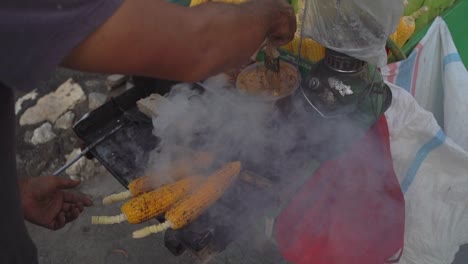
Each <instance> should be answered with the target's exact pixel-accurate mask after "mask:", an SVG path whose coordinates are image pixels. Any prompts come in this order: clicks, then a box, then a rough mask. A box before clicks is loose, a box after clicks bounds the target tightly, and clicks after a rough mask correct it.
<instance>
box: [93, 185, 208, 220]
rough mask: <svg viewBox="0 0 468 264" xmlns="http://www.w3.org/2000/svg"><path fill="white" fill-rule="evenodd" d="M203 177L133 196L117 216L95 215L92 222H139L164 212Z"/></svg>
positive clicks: (191, 189)
mask: <svg viewBox="0 0 468 264" xmlns="http://www.w3.org/2000/svg"><path fill="white" fill-rule="evenodd" d="M202 181H203V177H201V176H192V177H187V178H185V179H182V180H179V181H177V182H175V183H172V184H168V185H166V186H163V187H161V188H158V189H156V190H153V191H151V192H147V193H144V194H142V195H140V196H137V197H135V198H132V199H131V200H129V201H127V202H126V203H125V204H124V205H122V207H121V211H122V214H120V215H116V216H93V217H92V218H91V223H92V224H117V223H121V222H124V221H128V222H129V223H131V224H138V223H141V222H144V221H146V220H148V219H151V218H153V217H155V216H157V215H160V214H162V213H164V212H165V211H166V210H167V209H169V207H170V206H171V205H173V204H174V203H176V202H177V201H178V200H180V199H182V198H183V197H185V196H186V195H188V194H189V193H190V192H191V191H193V190H194V189H195V188H196V187H197V186H198V185H199V184H200V183H201V182H202Z"/></svg>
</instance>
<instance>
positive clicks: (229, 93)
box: [148, 75, 381, 243]
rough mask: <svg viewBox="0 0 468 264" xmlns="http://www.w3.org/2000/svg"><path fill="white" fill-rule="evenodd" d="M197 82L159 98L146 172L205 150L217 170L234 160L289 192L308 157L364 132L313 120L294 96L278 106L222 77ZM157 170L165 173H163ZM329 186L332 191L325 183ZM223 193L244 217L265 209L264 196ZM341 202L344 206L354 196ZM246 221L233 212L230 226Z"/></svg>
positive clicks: (329, 153) (326, 154) (308, 169)
mask: <svg viewBox="0 0 468 264" xmlns="http://www.w3.org/2000/svg"><path fill="white" fill-rule="evenodd" d="M203 87H204V91H203V92H200V91H199V90H197V89H194V88H195V86H194V85H191V84H179V85H176V86H174V87H173V89H171V91H170V93H169V94H168V95H167V96H166V97H167V99H168V100H169V102H170V103H167V104H164V105H162V107H160V108H159V109H158V117H157V118H154V119H153V126H154V131H153V133H154V135H155V136H157V137H158V138H160V139H161V142H160V144H159V146H158V149H157V151H154V152H153V153H152V155H151V158H150V162H149V164H148V166H149V170H154V171H167V170H169V169H170V167H171V164H172V162H173V161H174V160H175V159H179V158H180V156H181V155H183V154H184V152H185V151H186V150H187V149H192V150H197V151H207V152H209V153H213V154H214V156H215V157H216V162H217V163H216V164H217V165H218V168H219V165H220V164H223V163H227V162H230V161H235V160H240V161H241V162H242V165H243V169H247V170H249V171H253V172H254V173H256V174H258V175H260V176H263V177H266V178H269V179H270V180H272V181H273V182H275V185H274V187H273V190H272V191H271V192H272V193H275V194H280V193H281V195H289V196H293V195H294V192H295V191H297V189H298V188H300V187H301V185H303V183H304V182H305V179H307V178H308V177H310V176H312V175H313V173H314V169H315V168H316V167H317V166H316V164H317V163H316V162H315V165H314V161H316V160H325V159H329V158H331V157H333V156H334V155H336V154H337V153H340V152H342V151H344V150H346V148H347V147H349V146H350V145H351V144H352V143H353V142H355V141H357V140H359V139H360V138H361V137H362V135H363V134H364V132H365V131H366V130H367V128H364V129H363V127H362V125H359V124H357V123H355V122H353V121H352V120H351V119H349V118H347V117H346V118H340V119H330V120H324V119H322V118H320V117H317V115H316V113H315V112H313V111H312V110H311V109H310V106H308V105H305V104H304V103H303V101H302V100H300V99H299V98H296V97H291V98H288V99H285V100H289V101H285V103H284V105H285V106H286V107H278V103H275V102H271V101H265V100H262V99H261V98H256V97H252V96H249V95H246V94H243V93H242V92H240V91H239V90H237V89H235V88H234V87H233V86H232V85H230V84H229V82H228V80H227V77H226V76H224V75H219V76H215V77H213V78H210V79H208V80H206V81H205V82H204V83H203ZM285 109H286V110H285ZM368 159H369V161H370V162H373V163H375V164H378V163H379V162H380V160H375V158H374V157H373V155H370V156H369V157H368ZM157 175H159V176H160V177H168V176H167V175H166V176H165V174H164V173H162V174H161V173H160V174H157ZM159 180H161V179H159ZM163 180H164V181H169V180H170V179H168V178H164V179H163ZM347 180H348V181H349V182H351V183H353V181H352V180H350V179H347ZM354 184H355V185H356V183H354ZM366 184H367V185H365V186H372V184H369V183H366ZM340 186H343V185H340ZM357 189H359V188H357ZM328 190H329V191H332V192H338V191H339V190H334V189H333V188H332V187H329V188H328ZM323 191H324V192H326V191H325V190H323ZM376 191H381V190H380V189H379V190H376ZM376 195H378V194H376ZM229 197H230V198H229V199H232V202H233V203H234V204H236V203H241V204H242V206H244V207H245V208H247V209H246V211H250V212H251V214H252V215H251V216H253V215H257V216H258V214H259V213H260V211H262V210H259V209H260V208H262V209H264V208H265V207H267V206H268V205H267V202H268V201H265V200H268V199H269V198H270V196H268V195H265V196H263V197H261V196H259V195H257V196H256V195H255V194H252V193H250V194H249V193H247V192H243V191H242V190H236V189H235V190H233V191H231V195H230V196H229ZM347 199H348V201H349V202H350V206H351V205H352V200H353V197H347ZM228 202H229V201H228ZM269 202H271V201H269ZM210 212H212V211H210ZM214 214H216V212H214ZM217 215H219V216H220V217H224V219H218V221H219V222H224V221H226V222H232V219H230V218H232V217H233V215H232V213H231V214H230V213H226V210H225V209H219V214H217ZM252 218H255V216H254V217H248V216H247V217H245V215H244V217H239V215H237V216H236V225H237V226H243V225H244V226H245V225H247V226H248V225H250V224H251V222H249V221H251V220H252ZM261 219H263V218H261ZM257 222H261V221H258V219H257ZM259 224H261V223H259ZM314 228H319V227H318V226H315V227H314ZM322 231H323V232H327V231H328V230H327V229H326V228H324V229H323V230H321V231H320V232H322ZM320 232H319V231H317V233H320ZM338 237H339V236H338ZM377 242H378V241H376V243H377Z"/></svg>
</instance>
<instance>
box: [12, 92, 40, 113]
mask: <svg viewBox="0 0 468 264" xmlns="http://www.w3.org/2000/svg"><path fill="white" fill-rule="evenodd" d="M36 97H37V92H36V89H34V90H33V91H32V92H30V93H27V94H25V95H23V96H22V97H20V98H19V99H18V100H17V101H16V103H15V115H17V114H18V113H19V112H20V111H21V107H22V105H23V102H24V101H27V100H35V99H36Z"/></svg>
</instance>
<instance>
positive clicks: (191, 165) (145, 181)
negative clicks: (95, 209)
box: [102, 152, 214, 205]
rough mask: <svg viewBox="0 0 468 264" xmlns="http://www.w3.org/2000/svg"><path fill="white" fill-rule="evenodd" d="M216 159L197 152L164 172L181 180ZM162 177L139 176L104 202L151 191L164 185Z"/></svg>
mask: <svg viewBox="0 0 468 264" xmlns="http://www.w3.org/2000/svg"><path fill="white" fill-rule="evenodd" d="M213 161H214V156H213V154H211V153H208V152H195V153H194V154H192V155H189V156H188V157H186V158H183V159H180V160H178V161H176V162H174V164H173V165H171V169H170V170H169V171H167V172H165V173H164V174H165V175H166V177H164V178H165V179H168V178H169V179H173V180H179V179H182V178H184V177H186V176H187V175H190V174H191V173H194V171H197V170H200V169H205V168H207V167H209V166H211V164H212V163H213ZM159 179H160V177H157V176H155V175H151V176H143V177H139V178H137V179H135V180H133V181H131V182H130V183H129V184H128V191H123V192H120V193H115V194H111V195H109V196H106V197H104V198H103V200H102V203H103V204H104V205H108V204H111V203H114V202H118V201H122V200H125V199H127V198H129V197H132V196H133V197H135V196H138V195H140V194H143V193H145V192H149V191H151V190H154V189H155V188H158V187H160V186H162V185H163V182H161V181H160V180H159Z"/></svg>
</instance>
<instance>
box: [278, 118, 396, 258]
mask: <svg viewBox="0 0 468 264" xmlns="http://www.w3.org/2000/svg"><path fill="white" fill-rule="evenodd" d="M404 217H405V204H404V199H403V194H402V192H401V188H400V184H399V182H398V179H397V177H396V175H395V172H394V170H393V164H392V159H391V155H390V143H389V136H388V127H387V122H386V120H385V117H382V118H381V119H380V120H379V122H378V123H376V124H375V125H374V126H373V127H372V128H371V129H370V130H369V131H368V133H367V134H366V135H365V136H364V137H363V138H362V139H360V140H359V141H357V142H356V143H355V144H354V145H353V146H352V147H351V148H350V149H349V150H348V151H347V152H346V153H343V154H342V155H340V156H338V157H337V158H335V159H334V160H330V161H327V162H325V163H324V164H323V165H322V166H321V167H320V168H319V169H318V170H317V171H316V173H315V175H314V176H313V177H311V178H310V179H309V180H308V181H307V182H306V183H305V185H304V186H303V187H302V188H301V189H300V190H299V192H298V193H297V194H296V195H295V197H293V198H292V200H291V201H290V203H289V204H288V205H287V207H286V208H285V209H284V210H283V211H282V212H281V214H280V215H279V216H278V218H277V221H276V225H275V235H276V240H277V242H278V246H279V250H280V252H281V254H282V255H283V257H284V258H285V259H286V260H288V261H289V262H291V263H295V264H382V263H385V262H387V260H388V259H389V258H391V257H392V256H393V255H394V254H395V253H397V252H398V251H399V249H402V248H403V233H404Z"/></svg>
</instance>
